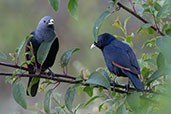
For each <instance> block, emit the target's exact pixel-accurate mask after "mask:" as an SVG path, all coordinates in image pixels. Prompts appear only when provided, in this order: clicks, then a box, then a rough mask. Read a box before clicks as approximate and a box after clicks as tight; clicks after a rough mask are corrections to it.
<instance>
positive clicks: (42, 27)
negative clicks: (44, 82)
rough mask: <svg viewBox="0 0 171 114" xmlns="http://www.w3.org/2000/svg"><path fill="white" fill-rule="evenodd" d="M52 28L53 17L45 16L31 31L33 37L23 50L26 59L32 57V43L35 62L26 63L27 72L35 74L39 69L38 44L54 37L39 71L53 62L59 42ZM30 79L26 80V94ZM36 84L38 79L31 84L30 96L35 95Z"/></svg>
mask: <svg viewBox="0 0 171 114" xmlns="http://www.w3.org/2000/svg"><path fill="white" fill-rule="evenodd" d="M54 29H55V28H54V23H53V19H52V18H51V17H49V16H45V17H43V18H42V19H41V20H40V22H39V24H38V26H37V28H36V30H35V31H34V32H32V33H31V34H32V35H33V37H31V38H30V39H29V40H28V41H27V44H26V48H25V52H26V53H27V54H26V60H30V59H31V57H32V55H31V53H30V52H31V45H30V44H32V47H33V49H32V50H33V53H34V56H35V62H34V63H32V64H28V65H27V66H28V68H29V69H30V70H29V74H35V73H36V70H40V66H41V65H40V64H39V63H38V62H37V51H38V48H39V46H40V44H41V43H42V42H49V41H52V40H53V39H54V38H56V39H55V40H54V42H53V44H52V46H51V48H50V51H49V53H48V56H47V58H46V60H45V62H44V63H43V65H42V66H41V71H45V70H46V69H48V68H49V67H51V66H52V65H53V64H54V62H55V58H56V54H57V52H58V49H59V42H58V38H57V37H56V34H55V31H54ZM28 52H29V53H28ZM31 80H32V78H29V82H28V86H27V95H29V94H28V87H29V84H30V82H31ZM38 86H39V81H38V82H37V83H35V84H34V85H32V87H31V91H30V93H31V96H32V97H33V96H35V95H36V93H37V89H38Z"/></svg>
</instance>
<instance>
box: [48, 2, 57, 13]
mask: <svg viewBox="0 0 171 114" xmlns="http://www.w3.org/2000/svg"><path fill="white" fill-rule="evenodd" d="M49 3H50V5H51V6H52V8H53V9H54V10H55V11H56V12H57V11H58V9H59V3H60V0H49Z"/></svg>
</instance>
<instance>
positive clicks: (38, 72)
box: [35, 65, 42, 75]
mask: <svg viewBox="0 0 171 114" xmlns="http://www.w3.org/2000/svg"><path fill="white" fill-rule="evenodd" d="M35 71H36V72H35V74H36V75H40V73H41V71H42V65H40V68H37V67H35Z"/></svg>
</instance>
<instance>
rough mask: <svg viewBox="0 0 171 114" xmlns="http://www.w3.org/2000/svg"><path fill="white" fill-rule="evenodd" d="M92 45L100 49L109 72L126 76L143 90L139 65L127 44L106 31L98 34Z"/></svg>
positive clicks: (136, 86) (137, 87)
mask: <svg viewBox="0 0 171 114" xmlns="http://www.w3.org/2000/svg"><path fill="white" fill-rule="evenodd" d="M94 45H95V46H96V47H98V48H99V49H101V51H102V53H103V56H104V59H105V62H106V65H107V68H108V69H109V71H110V72H111V73H114V74H115V75H117V76H124V77H128V78H129V79H130V80H131V82H132V83H133V85H134V86H135V88H136V89H138V90H144V86H143V84H142V82H141V80H140V79H139V78H138V75H140V67H139V65H138V62H137V59H136V56H135V54H134V52H133V51H132V49H131V48H130V47H129V45H127V44H126V43H123V42H121V41H119V40H117V39H116V38H115V37H114V36H112V35H110V34H108V33H104V34H102V35H99V36H98V41H97V43H96V42H94Z"/></svg>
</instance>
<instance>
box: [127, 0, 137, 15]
mask: <svg viewBox="0 0 171 114" xmlns="http://www.w3.org/2000/svg"><path fill="white" fill-rule="evenodd" d="M129 3H130V4H131V6H132V9H133V10H134V13H135V14H137V12H136V10H135V6H134V4H133V3H132V0H129Z"/></svg>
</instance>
